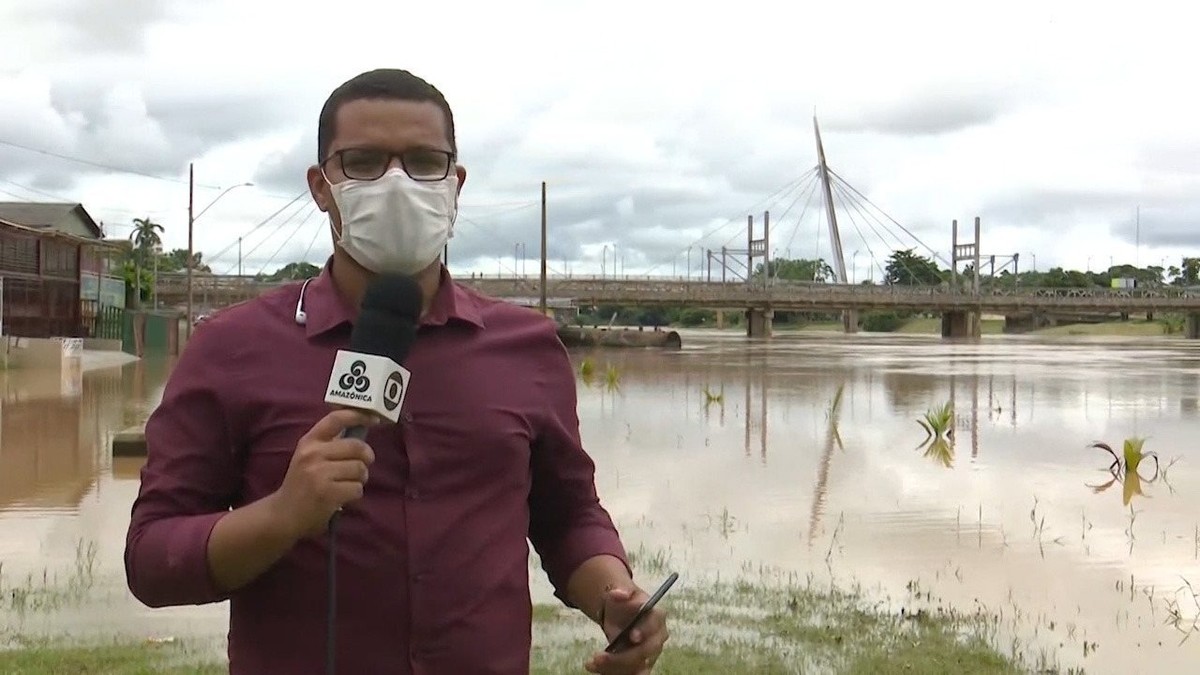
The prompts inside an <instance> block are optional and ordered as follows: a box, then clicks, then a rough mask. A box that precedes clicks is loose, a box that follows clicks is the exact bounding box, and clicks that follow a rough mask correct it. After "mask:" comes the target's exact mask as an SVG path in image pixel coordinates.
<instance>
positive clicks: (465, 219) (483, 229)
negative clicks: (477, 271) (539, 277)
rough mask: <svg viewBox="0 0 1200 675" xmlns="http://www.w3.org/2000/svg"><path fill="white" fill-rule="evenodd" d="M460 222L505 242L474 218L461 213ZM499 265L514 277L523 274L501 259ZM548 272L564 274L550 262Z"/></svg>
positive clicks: (547, 266)
mask: <svg viewBox="0 0 1200 675" xmlns="http://www.w3.org/2000/svg"><path fill="white" fill-rule="evenodd" d="M538 203H539V204H540V203H541V202H538ZM458 221H459V222H464V223H468V224H470V225H473V226H475V227H476V228H477V229H478V230H479V231H480V232H482V233H484V234H486V235H488V236H490V237H491V238H492V239H494V240H495V241H496V242H497V243H502V242H503V240H502V239H501V238H500V235H499V234H496V233H495V232H494V231H493V230H491V229H490V228H488V227H484V226H483V225H482V224H480V223H479V222H477V221H476V220H474V219H472V218H468V217H467V216H464V215H463V214H461V213H459V214H458ZM505 246H506V247H507V246H508V244H507V243H506V244H505ZM476 257H477V258H478V257H479V256H476ZM499 264H500V267H501V268H503V269H506V270H508V271H510V272H512V273H513V276H514V277H519V276H521V273H520V272H518V271H517V270H514V269H513V268H511V267H509V266H508V265H507V264H506V263H505V262H504V259H503V258H499ZM546 272H547V274H549V273H551V272H553V273H555V274H563V273H562V272H560V271H559V270H558V269H557V268H555V267H554V266H553V265H551V264H550V261H549V260H547V261H546ZM563 276H566V275H565V274H563Z"/></svg>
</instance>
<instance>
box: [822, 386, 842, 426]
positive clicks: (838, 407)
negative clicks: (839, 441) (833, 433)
mask: <svg viewBox="0 0 1200 675" xmlns="http://www.w3.org/2000/svg"><path fill="white" fill-rule="evenodd" d="M845 391H846V385H845V383H842V384H839V385H838V388H837V393H835V394H834V395H833V400H832V401H830V402H829V410H827V411H826V412H825V417H826V418H828V419H830V420H833V423H834V424H835V425H836V424H837V423H838V418H839V417H840V416H841V414H842V395H843V394H844V393H845Z"/></svg>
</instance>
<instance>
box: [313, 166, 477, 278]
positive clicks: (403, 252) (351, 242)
mask: <svg viewBox="0 0 1200 675" xmlns="http://www.w3.org/2000/svg"><path fill="white" fill-rule="evenodd" d="M326 182H328V179H326ZM330 191H331V192H332V194H333V201H334V203H336V204H337V207H338V213H340V214H341V216H342V233H341V236H340V237H338V240H337V241H338V245H340V246H341V247H342V249H343V250H344V251H346V253H347V254H348V255H349V256H350V257H351V258H354V260H355V262H357V263H358V264H360V265H362V266H363V267H365V268H366V269H368V270H370V271H372V272H375V273H376V274H388V273H395V274H415V273H417V272H420V271H421V270H423V269H425V268H426V267H428V266H429V265H430V264H431V263H432V262H433V261H435V260H437V258H438V256H439V255H441V254H442V249H443V247H445V245H446V241H447V240H449V239H450V238H451V237H453V236H454V220H455V218H457V216H458V211H457V208H456V206H455V197H456V196H457V193H458V174H456V173H453V172H452V173H451V174H450V175H449V176H447V177H446V178H445V179H444V180H440V181H415V180H413V179H412V178H409V176H408V174H406V173H404V170H403V169H400V168H396V169H389V170H388V172H387V173H385V174H383V175H382V176H380V177H379V178H377V179H375V180H346V181H342V182H341V183H336V184H330ZM329 225H330V228H333V220H332V218H331V219H330V222H329ZM334 236H337V230H336V229H335V230H334Z"/></svg>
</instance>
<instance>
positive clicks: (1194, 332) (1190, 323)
mask: <svg viewBox="0 0 1200 675" xmlns="http://www.w3.org/2000/svg"><path fill="white" fill-rule="evenodd" d="M1183 337H1185V338H1187V339H1189V340H1200V314H1194V313H1193V314H1188V315H1187V320H1186V321H1185V322H1184V326H1183Z"/></svg>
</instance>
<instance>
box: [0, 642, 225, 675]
mask: <svg viewBox="0 0 1200 675" xmlns="http://www.w3.org/2000/svg"><path fill="white" fill-rule="evenodd" d="M0 672H2V673H5V674H6V675H45V674H47V673H54V674H55V675H57V674H58V673H63V674H65V673H70V674H71V675H101V674H103V675H157V674H158V673H167V674H168V675H184V674H185V673H186V674H187V675H220V674H221V673H228V672H229V666H228V665H226V664H223V663H215V662H212V661H209V660H205V659H203V658H200V657H198V655H197V654H196V653H195V652H194V651H193V650H192V648H191V647H190V646H189V645H188V644H186V643H179V642H175V643H151V642H133V641H111V642H104V643H95V644H73V643H70V642H67V641H52V640H19V641H18V643H17V645H16V646H15V647H14V648H12V649H7V650H0Z"/></svg>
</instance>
